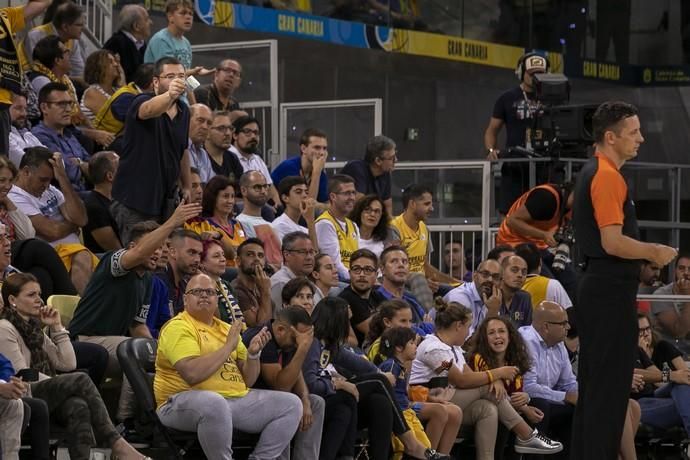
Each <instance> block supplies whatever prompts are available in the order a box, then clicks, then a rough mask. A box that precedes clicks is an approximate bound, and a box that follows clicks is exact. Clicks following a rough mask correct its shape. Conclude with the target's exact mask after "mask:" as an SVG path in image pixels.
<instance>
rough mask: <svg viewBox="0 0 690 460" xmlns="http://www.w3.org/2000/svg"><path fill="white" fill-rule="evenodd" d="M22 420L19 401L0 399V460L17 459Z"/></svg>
mask: <svg viewBox="0 0 690 460" xmlns="http://www.w3.org/2000/svg"><path fill="white" fill-rule="evenodd" d="M23 419H24V403H23V402H22V400H21V399H5V398H0V459H3V460H18V459H19V447H20V446H21V436H22V420H23Z"/></svg>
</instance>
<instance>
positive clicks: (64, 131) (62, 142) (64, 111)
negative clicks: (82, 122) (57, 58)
mask: <svg viewBox="0 0 690 460" xmlns="http://www.w3.org/2000/svg"><path fill="white" fill-rule="evenodd" d="M38 105H39V107H40V109H41V113H42V114H43V119H42V120H41V122H40V123H39V124H38V125H36V126H34V127H33V128H32V130H31V132H32V133H33V134H34V136H36V137H37V138H38V140H39V141H41V143H43V145H45V146H46V147H47V148H49V149H50V150H51V151H53V152H60V153H61V154H62V158H63V160H64V162H65V171H67V177H69V181H70V183H71V184H72V187H73V188H74V189H75V190H76V191H78V192H81V191H84V190H86V176H87V175H88V173H89V163H88V161H89V154H88V152H87V151H86V150H85V149H84V147H83V146H82V145H81V143H80V142H79V139H77V137H76V136H75V135H74V130H73V128H71V125H72V115H71V114H72V108H73V107H74V101H73V100H72V97H71V96H70V94H69V92H68V87H67V86H65V85H63V84H62V83H48V84H47V85H45V86H44V87H43V88H41V91H40V92H39V93H38Z"/></svg>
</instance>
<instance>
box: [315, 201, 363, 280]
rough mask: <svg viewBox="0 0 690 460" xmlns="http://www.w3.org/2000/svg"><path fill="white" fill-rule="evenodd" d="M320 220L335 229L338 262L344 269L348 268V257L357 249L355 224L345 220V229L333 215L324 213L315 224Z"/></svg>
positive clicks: (357, 240)
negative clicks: (327, 222) (338, 252)
mask: <svg viewBox="0 0 690 460" xmlns="http://www.w3.org/2000/svg"><path fill="white" fill-rule="evenodd" d="M321 220H327V221H329V222H330V223H331V224H333V227H335V233H336V234H337V235H338V247H339V248H340V261H341V262H342V263H343V265H344V266H345V268H350V257H351V256H352V253H354V252H355V251H356V250H357V249H359V238H358V237H357V230H355V224H354V223H353V222H352V221H351V220H350V219H348V218H347V217H346V218H345V229H343V227H342V226H341V225H340V222H339V221H338V220H337V219H336V218H335V217H333V215H332V214H331V213H330V212H329V211H326V212H324V213H322V214H321V215H320V216H319V217H318V218H317V219H316V222H319V221H321Z"/></svg>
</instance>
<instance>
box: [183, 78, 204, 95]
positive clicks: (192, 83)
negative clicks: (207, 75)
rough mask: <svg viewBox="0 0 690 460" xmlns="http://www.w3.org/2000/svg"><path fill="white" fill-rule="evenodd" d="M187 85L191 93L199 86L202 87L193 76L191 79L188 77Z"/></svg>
mask: <svg viewBox="0 0 690 460" xmlns="http://www.w3.org/2000/svg"><path fill="white" fill-rule="evenodd" d="M185 84H186V85H187V89H188V90H189V91H194V90H195V89H197V88H198V87H199V86H201V83H199V80H197V79H196V78H194V76H193V75H190V76H189V77H187V80H185Z"/></svg>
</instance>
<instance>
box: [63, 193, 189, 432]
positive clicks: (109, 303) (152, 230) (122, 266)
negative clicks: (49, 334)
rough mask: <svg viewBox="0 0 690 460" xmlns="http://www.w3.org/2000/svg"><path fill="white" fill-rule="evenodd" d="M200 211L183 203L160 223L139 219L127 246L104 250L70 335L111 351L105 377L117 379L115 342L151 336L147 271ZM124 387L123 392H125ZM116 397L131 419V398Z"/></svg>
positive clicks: (121, 415)
mask: <svg viewBox="0 0 690 460" xmlns="http://www.w3.org/2000/svg"><path fill="white" fill-rule="evenodd" d="M200 212H201V206H199V205H198V204H182V205H180V206H178V208H177V209H176V210H175V212H174V213H173V215H172V216H171V217H170V219H168V220H167V221H166V222H165V223H164V224H163V225H158V224H157V223H155V222H151V221H148V222H139V223H137V224H136V225H134V226H133V227H132V231H131V233H130V240H129V241H126V244H127V246H126V248H125V249H119V250H117V251H112V252H108V253H106V254H105V255H104V256H103V258H102V260H101V263H100V264H98V266H97V267H96V271H95V272H94V274H93V276H92V277H91V281H90V282H89V284H88V286H86V291H85V292H84V295H83V296H82V298H81V300H80V301H79V304H78V305H77V308H76V310H75V311H74V317H73V318H72V321H70V323H69V328H70V333H71V335H72V337H73V338H76V339H77V340H79V341H80V342H90V343H96V344H98V345H101V346H103V347H105V348H106V349H107V350H108V354H109V355H110V360H109V362H108V369H107V371H106V375H109V376H111V377H119V376H120V375H121V373H122V372H121V370H120V365H119V363H118V361H117V354H116V350H117V347H118V345H119V344H120V343H121V342H122V341H124V340H127V339H128V338H129V337H151V333H150V332H149V329H148V328H147V327H146V319H147V316H148V313H149V304H148V303H149V299H150V297H151V286H152V282H151V277H152V276H153V275H152V273H151V272H152V271H153V270H155V269H156V263H157V260H158V257H159V256H160V254H161V247H162V246H163V245H164V244H165V239H166V238H167V237H168V235H169V234H170V232H172V231H173V230H174V229H175V228H177V227H179V226H180V225H182V224H183V223H184V222H185V221H186V220H187V219H191V218H192V217H194V216H197V215H198V214H199V213H200ZM126 391H127V390H125V391H123V393H125V392H126ZM123 399H126V398H122V397H121V398H120V408H119V410H118V418H119V419H120V420H124V419H126V418H129V417H131V416H132V415H133V414H132V412H131V404H130V403H131V402H130V401H123Z"/></svg>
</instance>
